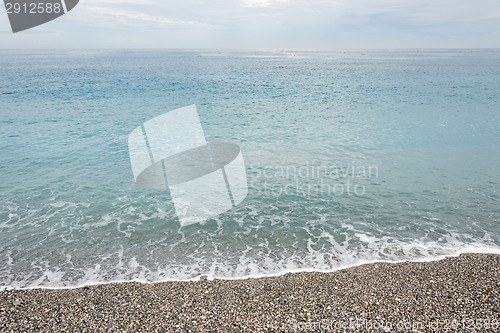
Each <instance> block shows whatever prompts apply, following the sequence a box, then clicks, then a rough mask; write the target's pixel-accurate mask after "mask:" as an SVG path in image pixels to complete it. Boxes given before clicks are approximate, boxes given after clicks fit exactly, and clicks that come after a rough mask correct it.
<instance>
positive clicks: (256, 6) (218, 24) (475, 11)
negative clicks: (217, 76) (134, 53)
mask: <svg viewBox="0 0 500 333" xmlns="http://www.w3.org/2000/svg"><path fill="white" fill-rule="evenodd" d="M2 7H3V6H2ZM498 31H500V1H498V0H476V1H474V0H472V1H470V0H469V1H463V0H349V1H347V0H334V1H327V0H233V1H231V0H212V1H201V0H183V1H178V0H161V1H160V0H158V1H157V0H80V3H79V5H78V6H77V7H75V9H73V10H72V11H71V12H69V13H68V14H67V15H64V16H63V17H61V18H59V19H56V20H54V21H52V22H49V23H47V24H45V25H42V26H39V27H36V28H34V29H31V30H28V31H25V32H21V33H17V34H12V32H11V30H10V26H9V23H8V19H7V14H6V12H5V8H2V9H1V12H0V45H1V48H4V49H5V48H101V47H113V48H115V47H116V48H123V47H146V48H291V49H304V48H314V49H349V48H427V47H429V48H453V47H457V48H460V47H463V48H469V47H471V48H472V47H484V48H499V47H500V39H499V38H498V37H497V32H498Z"/></svg>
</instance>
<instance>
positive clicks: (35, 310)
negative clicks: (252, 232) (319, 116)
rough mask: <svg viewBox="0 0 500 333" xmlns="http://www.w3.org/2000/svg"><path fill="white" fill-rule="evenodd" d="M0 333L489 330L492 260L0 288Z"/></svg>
mask: <svg viewBox="0 0 500 333" xmlns="http://www.w3.org/2000/svg"><path fill="white" fill-rule="evenodd" d="M0 331H2V332H58V331H67V332H444V331H450V332H498V331H500V255H497V254H462V255H460V256H459V257H449V258H446V259H444V260H439V261H432V262H403V263H373V264H366V265H361V266H357V267H352V268H348V269H343V270H339V271H335V272H332V273H314V272H307V273H289V274H286V275H283V276H277V277H266V278H257V279H245V280H218V279H215V280H207V279H201V280H199V281H191V282H163V283H154V284H141V283H137V282H132V283H111V284H102V285H94V286H85V287H81V288H76V289H57V290H49V289H31V290H6V291H2V292H0Z"/></svg>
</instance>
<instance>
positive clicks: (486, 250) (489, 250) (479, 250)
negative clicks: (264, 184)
mask: <svg viewBox="0 0 500 333" xmlns="http://www.w3.org/2000/svg"><path fill="white" fill-rule="evenodd" d="M463 254H495V255H500V248H493V247H474V246H472V247H466V248H464V249H462V250H459V251H456V252H455V253H453V254H442V255H437V256H435V257H422V258H416V259H403V260H390V259H387V260H380V259H373V260H360V261H358V262H355V263H352V264H346V265H340V266H338V267H335V268H333V269H328V270H322V269H314V268H310V269H309V268H304V269H302V268H299V269H296V270H283V271H281V272H279V273H275V274H257V275H249V276H243V277H220V276H216V277H213V276H207V275H205V274H202V275H199V276H197V277H194V278H191V279H185V280H180V279H179V280H175V279H172V280H160V281H153V282H151V281H146V280H140V279H132V280H127V281H121V280H116V281H113V280H111V281H107V282H88V283H85V284H81V285H76V286H63V287H51V286H36V287H8V286H3V287H0V292H3V291H12V290H74V289H79V288H83V287H93V286H102V285H107V284H121V283H139V284H145V285H150V284H157V283H164V282H196V281H200V280H209V281H213V280H222V281H225V280H227V281H240V280H249V279H262V278H274V277H281V276H284V275H287V274H301V273H326V274H329V273H335V272H337V271H340V270H344V269H351V268H355V267H359V266H363V265H371V264H377V263H387V264H400V263H406V262H408V263H419V262H433V261H441V260H444V259H447V258H456V257H459V256H461V255H463Z"/></svg>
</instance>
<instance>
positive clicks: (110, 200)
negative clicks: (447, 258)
mask: <svg viewBox="0 0 500 333" xmlns="http://www.w3.org/2000/svg"><path fill="white" fill-rule="evenodd" d="M0 64H1V67H2V76H0V106H1V115H2V117H1V119H0V129H1V130H0V189H1V192H0V230H1V232H0V286H1V287H7V288H19V287H40V286H44V287H72V286H78V285H82V284H86V283H97V282H107V281H130V280H141V281H150V282H153V281H164V280H172V279H175V280H185V279H192V278H196V277H197V276H199V275H202V274H205V275H209V276H212V277H219V278H241V277H249V276H260V275H273V274H281V273H283V272H285V271H295V270H333V269H336V268H338V267H344V266H349V265H354V264H357V263H361V262H367V261H374V260H414V259H432V258H437V257H440V256H442V255H454V254H457V253H459V252H461V251H464V250H465V249H467V250H468V251H483V252H484V251H488V252H491V251H493V252H499V251H500V228H499V222H500V211H499V207H500V192H499V190H500V177H499V171H498V170H500V146H499V143H500V116H499V114H500V96H499V89H498V88H499V87H500V52H498V51H495V50H441V51H438V50H427V51H357V52H354V51H349V52H347V51H345V52H344V51H332V52H315V51H296V52H283V51H210V50H201V51H194V50H191V51H182V50H178V51H158V50H130V51H122V50H107V51H37V52H31V51H0ZM191 104H196V106H197V108H198V112H199V115H200V119H201V122H202V125H203V128H204V131H205V134H206V136H207V139H208V140H211V141H227V142H232V143H236V144H238V145H239V146H240V147H241V150H242V153H243V156H244V159H245V165H246V172H247V177H248V185H249V194H248V196H247V198H246V199H245V200H244V201H243V202H242V203H241V204H240V205H237V206H236V207H235V208H233V209H232V210H230V211H228V212H226V213H224V214H222V215H220V216H217V217H215V218H212V219H209V220H207V221H206V222H205V223H202V224H194V225H190V226H186V227H181V226H180V223H179V220H178V219H177V217H176V215H175V210H174V206H173V204H172V201H171V198H170V195H169V193H168V192H167V191H158V190H144V189H141V188H139V187H138V186H136V185H135V183H134V178H133V175H132V170H131V166H130V159H129V155H128V146H127V136H128V134H129V133H130V132H131V131H132V130H134V129H135V128H136V127H137V126H140V124H142V123H144V122H145V121H147V120H148V119H151V118H153V117H155V116H158V115H161V114H163V113H165V112H167V111H171V110H174V109H177V108H180V107H183V106H187V105H191Z"/></svg>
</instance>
